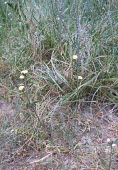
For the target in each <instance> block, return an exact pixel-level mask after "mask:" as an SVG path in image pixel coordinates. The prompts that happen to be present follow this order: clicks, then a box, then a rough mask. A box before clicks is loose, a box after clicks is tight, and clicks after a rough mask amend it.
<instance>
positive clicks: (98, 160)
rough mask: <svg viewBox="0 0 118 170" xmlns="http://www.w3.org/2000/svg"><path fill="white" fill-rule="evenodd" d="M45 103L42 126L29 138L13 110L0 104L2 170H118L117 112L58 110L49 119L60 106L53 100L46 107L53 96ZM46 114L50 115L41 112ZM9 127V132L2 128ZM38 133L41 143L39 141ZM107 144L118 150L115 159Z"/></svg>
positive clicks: (105, 108) (113, 109)
mask: <svg viewBox="0 0 118 170" xmlns="http://www.w3.org/2000/svg"><path fill="white" fill-rule="evenodd" d="M44 98H45V100H44V101H45V103H42V106H43V107H42V108H41V106H40V105H38V104H37V114H38V116H39V117H40V120H41V124H40V125H38V124H37V125H36V126H35V131H36V130H37V132H36V133H34V135H32V134H31V135H30V134H29V133H30V131H31V130H29V131H27V130H28V129H27V130H26V129H24V128H23V126H22V125H23V122H22V121H24V120H22V119H21V120H20V119H18V118H19V117H18V116H16V115H17V113H16V111H15V110H14V109H13V106H12V105H11V104H9V103H7V102H6V101H1V102H0V116H1V122H0V124H1V127H2V128H1V139H0V142H1V154H0V155H1V157H0V160H1V164H0V169H1V170H3V169H4V170H7V169H11V170H16V169H18V170H21V169H23V170H24V169H27V170H34V169H35V170H40V169H41V170H42V169H44V170H52V169H54V170H55V169H59V170H60V169H64V170H68V169H69V170H74V169H75V170H80V169H81V170H89V169H93V170H102V169H103V170H104V169H106V170H107V169H109V170H116V169H118V164H117V162H118V154H117V153H118V146H117V144H118V139H117V136H118V124H117V122H118V115H117V113H118V112H117V109H116V107H114V106H113V105H111V106H110V105H109V106H107V104H106V105H104V106H101V105H100V104H98V103H95V104H94V105H93V106H92V111H91V110H90V108H89V107H88V106H87V104H85V103H81V105H78V109H77V110H74V109H72V107H71V105H68V106H61V107H58V108H56V109H55V110H54V112H53V113H51V114H49V113H50V110H52V107H53V106H54V105H55V102H56V100H53V99H54V96H53V97H52V98H53V99H52V100H50V101H51V102H46V99H47V101H49V98H50V99H51V93H50V95H47V96H45V97H44ZM84 106H85V107H84ZM38 107H39V108H38ZM44 108H45V111H44V110H43V112H41V109H44ZM39 110H40V111H39ZM39 113H42V114H39ZM8 122H9V123H8ZM35 122H36V119H35ZM5 124H7V127H5V128H3V127H4V126H5ZM21 126H22V127H21ZM25 128H26V127H25ZM4 129H5V130H4ZM23 129H24V131H23ZM38 129H39V130H38ZM41 130H42V132H40V131H41ZM26 131H27V133H28V134H26ZM21 132H22V134H21ZM31 132H32V131H31ZM38 133H39V136H40V137H38V136H35V135H36V134H38ZM23 138H24V140H23ZM108 138H109V139H110V140H112V141H113V143H114V144H116V145H115V148H113V149H112V153H111V148H110V146H111V145H109V144H108V142H107V139H108ZM23 141H24V142H23ZM110 155H111V158H110ZM110 159H111V160H110ZM110 161H111V165H110V168H109V162H110Z"/></svg>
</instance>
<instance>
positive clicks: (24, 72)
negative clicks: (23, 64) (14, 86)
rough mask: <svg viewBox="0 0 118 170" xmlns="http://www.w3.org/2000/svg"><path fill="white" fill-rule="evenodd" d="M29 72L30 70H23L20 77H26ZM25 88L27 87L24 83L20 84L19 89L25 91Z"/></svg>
mask: <svg viewBox="0 0 118 170" xmlns="http://www.w3.org/2000/svg"><path fill="white" fill-rule="evenodd" d="M27 73H28V70H23V71H21V75H20V77H19V78H20V79H21V80H23V79H25V77H26V74H27ZM24 88H25V86H24V85H20V86H19V91H23V90H24Z"/></svg>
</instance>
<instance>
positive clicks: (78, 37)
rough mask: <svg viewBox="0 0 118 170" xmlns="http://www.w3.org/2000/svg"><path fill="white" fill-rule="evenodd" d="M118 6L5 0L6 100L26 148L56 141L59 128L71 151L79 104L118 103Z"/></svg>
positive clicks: (1, 12) (0, 7) (0, 54)
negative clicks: (73, 120)
mask: <svg viewBox="0 0 118 170" xmlns="http://www.w3.org/2000/svg"><path fill="white" fill-rule="evenodd" d="M117 8H118V2H117V0H113V1H106V0H101V1H98V0H85V1H83V0H81V1H78V0H74V1H68V0H66V1H55V0H43V1H42V0H40V1H36V0H32V1H31V0H28V1H26V0H20V1H13V0H8V1H6V2H5V1H3V0H1V2H0V19H1V21H0V37H1V41H0V62H1V66H0V74H1V81H0V88H1V89H2V90H3V91H4V94H3V95H2V96H1V99H7V100H8V101H10V102H12V103H13V104H15V107H16V111H17V121H18V122H19V120H20V121H21V126H19V125H18V124H19V123H18V122H17V121H16V125H13V127H11V128H13V129H14V128H15V135H16V136H17V137H16V139H15V140H16V141H21V143H20V146H21V145H23V146H24V145H25V144H26V145H27V143H28V142H29V143H31V145H33V146H31V147H38V148H40V149H43V148H44V147H46V146H47V143H48V144H50V145H55V144H54V143H56V142H57V138H56V137H54V138H55V141H52V140H51V135H53V134H52V132H53V131H59V133H60V135H62V136H63V137H62V138H63V139H61V140H64V141H66V142H67V141H68V145H69V147H70V148H72V147H74V143H73V142H72V138H74V137H75V136H76V133H77V131H76V130H72V133H73V134H70V136H68V135H67V134H69V129H68V128H69V127H68V126H67V124H66V122H67V121H68V120H69V119H71V118H72V117H76V116H77V115H78V112H79V111H78V108H79V107H81V105H82V106H83V104H84V105H85V106H86V107H90V110H92V108H93V103H104V104H105V105H114V106H115V107H117V105H118V91H117V90H118V78H117V75H118V50H117V49H118V30H117V28H118V17H117V16H118V9H117ZM23 70H24V71H28V72H27V73H23ZM20 76H21V77H20ZM22 76H23V77H22ZM21 86H22V87H21ZM20 87H21V89H20ZM65 107H66V109H65ZM60 110H61V111H60ZM57 113H59V115H58V114H57ZM80 114H81V113H80ZM60 138H61V136H60ZM60 152H61V151H60Z"/></svg>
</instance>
